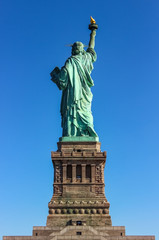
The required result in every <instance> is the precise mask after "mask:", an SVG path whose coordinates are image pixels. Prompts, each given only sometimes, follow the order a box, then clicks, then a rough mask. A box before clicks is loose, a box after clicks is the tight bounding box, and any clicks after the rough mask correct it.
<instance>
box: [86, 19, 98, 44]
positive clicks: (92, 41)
mask: <svg viewBox="0 0 159 240" xmlns="http://www.w3.org/2000/svg"><path fill="white" fill-rule="evenodd" d="M88 28H89V29H90V30H91V34H90V40H89V48H93V49H94V47H95V36H96V30H97V29H98V25H97V24H96V21H95V20H94V19H93V18H92V17H91V23H90V24H89V27H88Z"/></svg>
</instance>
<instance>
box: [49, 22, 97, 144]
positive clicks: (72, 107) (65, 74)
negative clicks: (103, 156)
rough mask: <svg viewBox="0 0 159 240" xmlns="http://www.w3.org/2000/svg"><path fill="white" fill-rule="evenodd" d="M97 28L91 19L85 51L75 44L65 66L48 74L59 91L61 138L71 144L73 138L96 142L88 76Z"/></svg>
mask: <svg viewBox="0 0 159 240" xmlns="http://www.w3.org/2000/svg"><path fill="white" fill-rule="evenodd" d="M97 28H98V26H97V24H96V22H95V20H94V19H93V18H91V24H90V25H89V29H90V30H91V34H90V41H89V46H88V48H87V50H86V51H85V50H84V47H85V46H84V44H83V43H81V42H75V43H74V44H73V45H71V46H72V56H71V57H69V58H68V59H67V61H66V62H65V65H64V66H63V67H62V68H61V69H59V68H58V67H55V69H54V70H53V71H52V72H51V73H50V75H51V80H52V81H53V82H54V83H55V84H56V85H57V87H58V88H59V89H60V90H62V99H61V108H60V112H61V118H62V124H61V125H62V129H63V133H62V136H63V139H64V138H65V137H69V139H70V141H71V139H73V138H74V137H84V138H87V140H88V139H89V138H90V137H92V138H91V139H96V140H98V136H97V134H96V132H95V130H94V126H93V116H92V112H91V102H92V97H93V95H92V92H91V87H92V86H93V85H94V83H93V80H92V78H91V76H90V74H91V71H92V69H93V63H94V62H95V61H96V59H97V56H96V52H95V50H94V46H95V35H96V29H97ZM84 138H81V139H84ZM78 139H79V138H78ZM67 140H68V138H67ZM88 141H89V140H88Z"/></svg>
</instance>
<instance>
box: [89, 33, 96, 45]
mask: <svg viewBox="0 0 159 240" xmlns="http://www.w3.org/2000/svg"><path fill="white" fill-rule="evenodd" d="M95 36H96V30H95V29H93V30H92V31H91V34H90V40H89V48H93V49H94V47H95Z"/></svg>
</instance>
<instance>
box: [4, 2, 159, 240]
mask: <svg viewBox="0 0 159 240" xmlns="http://www.w3.org/2000/svg"><path fill="white" fill-rule="evenodd" d="M90 15H92V16H93V17H94V18H95V19H96V21H97V23H98V25H99V29H98V32H97V36H96V48H95V49H96V51H97V55H98V59H97V62H96V63H95V64H94V68H95V69H94V71H93V72H92V78H93V79H94V82H95V86H94V87H93V88H92V92H93V95H94V99H93V106H92V111H93V116H94V125H95V129H96V131H97V133H98V135H99V138H100V141H101V143H102V150H103V151H104V150H106V151H107V154H108V158H107V164H106V170H105V185H106V190H105V191H106V197H107V199H108V200H109V202H110V204H111V208H110V214H111V217H112V222H113V225H114V226H126V234H127V235H156V239H157V237H159V204H158V203H159V1H157V0H103V1H100V0H99V1H95V0H92V1H84V0H80V1H69V0H68V1H57V0H52V1H51V0H45V1H44V0H14V1H11V0H1V1H0V29H1V30H0V32H1V37H0V115H1V116H0V146H1V147H0V158H1V159H0V160H1V161H0V235H1V236H2V235H12V236H13V235H31V234H32V227H33V226H45V225H46V218H47V215H48V206H47V204H48V202H49V201H50V199H51V196H52V183H53V168H52V163H51V158H50V152H51V151H52V150H53V151H55V150H56V149H57V147H56V142H57V141H58V138H59V137H60V136H61V127H60V114H59V108H60V98H61V92H60V91H59V90H58V89H57V87H56V86H55V85H54V84H53V83H52V82H51V81H50V76H49V73H50V72H51V71H52V69H53V68H54V67H55V66H59V67H62V66H63V64H64V62H65V60H66V59H67V57H69V56H70V51H71V49H70V47H66V45H67V44H70V43H73V42H75V41H82V42H83V43H85V44H88V41H89V34H90V31H89V30H88V24H89V18H90Z"/></svg>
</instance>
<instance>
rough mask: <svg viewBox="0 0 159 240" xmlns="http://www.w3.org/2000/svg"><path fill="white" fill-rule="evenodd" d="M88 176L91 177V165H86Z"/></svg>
mask: <svg viewBox="0 0 159 240" xmlns="http://www.w3.org/2000/svg"><path fill="white" fill-rule="evenodd" d="M86 178H89V179H91V165H87V166H86Z"/></svg>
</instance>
